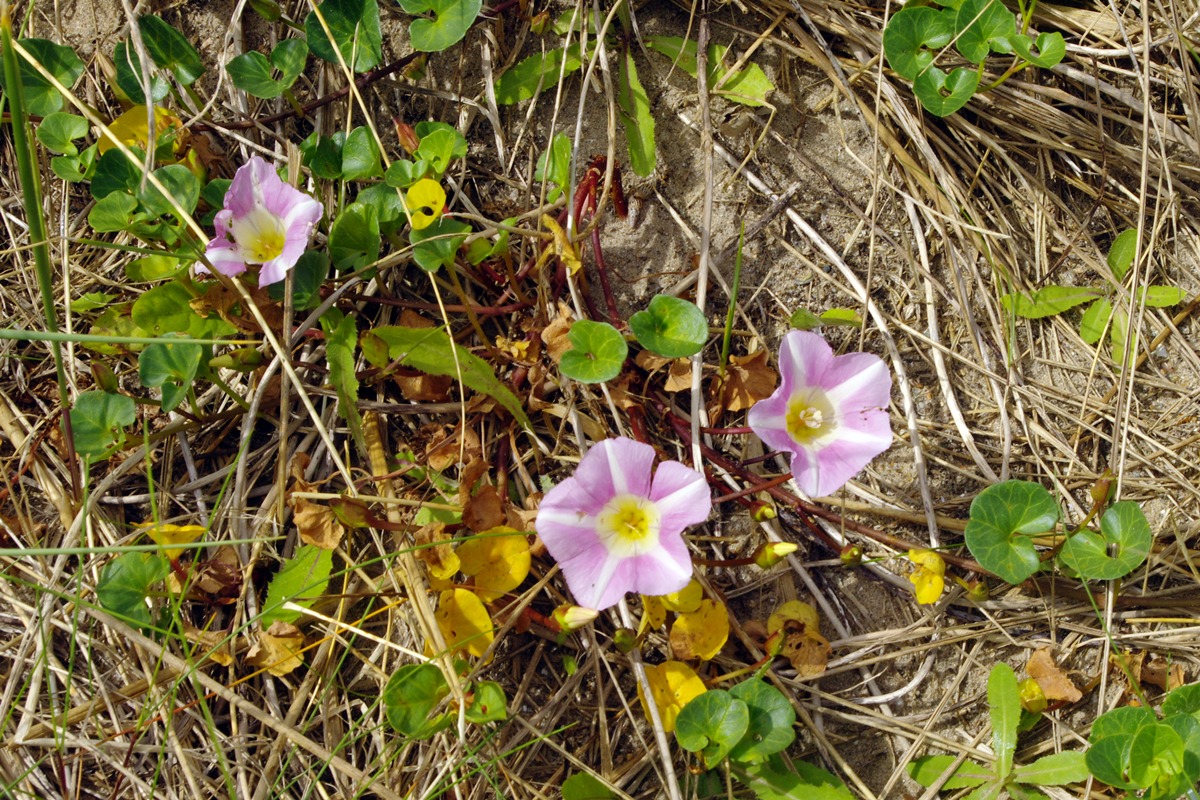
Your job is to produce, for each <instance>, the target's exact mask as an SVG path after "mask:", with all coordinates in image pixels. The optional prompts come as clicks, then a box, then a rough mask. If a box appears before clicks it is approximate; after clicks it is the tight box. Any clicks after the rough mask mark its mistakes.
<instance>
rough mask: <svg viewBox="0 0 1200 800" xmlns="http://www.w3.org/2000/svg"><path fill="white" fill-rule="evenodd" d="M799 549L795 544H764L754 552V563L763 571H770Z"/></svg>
mask: <svg viewBox="0 0 1200 800" xmlns="http://www.w3.org/2000/svg"><path fill="white" fill-rule="evenodd" d="M799 548H800V545H798V544H796V543H795V542H763V543H762V545H761V546H760V547H759V548H758V549H757V550H755V551H754V563H755V564H756V565H757V566H758V567H759V568H761V569H770V568H771V567H773V566H775V565H776V564H778V563H779V562H780V561H782V560H783V559H784V558H785V557H786V556H789V555H791V554H792V553H794V552H796V550H798V549H799Z"/></svg>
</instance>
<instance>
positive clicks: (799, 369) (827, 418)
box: [747, 331, 892, 497]
mask: <svg viewBox="0 0 1200 800" xmlns="http://www.w3.org/2000/svg"><path fill="white" fill-rule="evenodd" d="M779 373H780V375H781V376H782V380H781V382H780V385H779V388H778V389H776V390H775V393H774V394H772V395H771V396H770V397H768V398H767V399H765V400H761V401H759V402H758V403H756V404H755V405H754V407H753V408H751V409H750V412H749V415H748V417H747V422H748V423H749V425H750V428H751V429H752V430H753V431H754V432H755V433H756V434H758V437H759V438H760V439H762V440H763V442H764V443H765V444H766V445H767V446H768V447H771V448H773V449H775V450H784V451H787V452H789V453H791V454H792V475H793V477H794V478H795V480H796V485H797V486H799V487H800V489H801V490H802V491H803V492H805V493H806V494H808V495H810V496H813V497H817V496H820V495H828V494H831V493H833V492H836V491H837V490H838V489H840V488H841V487H842V486H844V485H845V483H846V481H848V480H850V479H851V478H853V477H854V476H855V475H857V474H858V473H859V472H861V471H862V469H863V467H865V466H866V465H867V464H868V463H869V462H870V461H871V459H872V458H874V457H875V456H877V455H879V454H880V453H882V452H883V451H884V450H887V449H888V447H889V446H890V445H891V443H892V429H891V425H890V423H889V422H888V412H887V404H888V395H889V394H890V393H891V390H892V376H891V375H890V374H889V373H888V369H887V366H886V365H885V364H884V363H883V361H881V360H880V359H879V358H878V357H877V356H874V355H871V354H870V353H847V354H846V355H841V356H835V355H834V354H833V350H832V348H830V346H829V344H828V343H826V341H825V340H824V339H823V338H821V337H820V336H819V335H817V334H815V333H809V332H808V331H792V332H791V333H789V334H788V335H787V336H785V337H784V339H783V344H782V346H781V347H780V350H779Z"/></svg>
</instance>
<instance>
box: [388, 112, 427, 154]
mask: <svg viewBox="0 0 1200 800" xmlns="http://www.w3.org/2000/svg"><path fill="white" fill-rule="evenodd" d="M394 122H395V123H396V135H397V136H398V137H400V146H401V147H403V148H404V150H405V152H407V153H408V154H409V155H410V156H411V155H415V154H416V152H417V148H418V147H420V146H421V139H420V137H418V136H417V132H416V131H415V130H413V127H412V125H409V124H408V123H407V122H401V121H400V120H399V119H396V120H394Z"/></svg>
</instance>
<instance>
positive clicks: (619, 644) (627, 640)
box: [613, 628, 638, 654]
mask: <svg viewBox="0 0 1200 800" xmlns="http://www.w3.org/2000/svg"><path fill="white" fill-rule="evenodd" d="M613 645H615V646H616V648H617V652H618V653H625V654H628V653H632V652H633V649H634V648H635V647H637V645H638V640H637V634H636V633H634V632H633V631H631V630H630V629H629V628H617V629H616V631H614V632H613Z"/></svg>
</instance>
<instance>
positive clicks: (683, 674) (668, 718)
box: [638, 661, 708, 733]
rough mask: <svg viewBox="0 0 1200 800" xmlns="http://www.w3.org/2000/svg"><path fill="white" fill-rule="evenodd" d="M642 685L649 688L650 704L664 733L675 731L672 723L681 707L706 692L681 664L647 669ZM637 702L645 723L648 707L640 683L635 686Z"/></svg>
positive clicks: (699, 682) (648, 716)
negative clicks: (639, 702) (660, 720)
mask: <svg viewBox="0 0 1200 800" xmlns="http://www.w3.org/2000/svg"><path fill="white" fill-rule="evenodd" d="M646 682H647V683H648V684H650V694H651V695H652V696H653V697H654V704H655V705H656V706H658V715H659V717H660V718H661V719H662V724H663V729H664V730H665V731H666V732H667V733H671V732H672V731H674V730H675V719H676V717H678V716H679V712H680V711H682V710H683V707H684V706H686V705H687V704H688V703H690V702H691V701H692V700H694V699H695V698H697V697H699V696H700V695H702V694H704V693H705V692H706V691H708V689H707V687H705V685H704V681H702V680H700V676H699V675H697V674H696V673H695V672H693V671H692V668H691V667H689V666H688V665H687V664H684V663H683V662H682V661H666V662H664V663H662V664H657V665H653V666H651V665H647V666H646ZM638 699H639V700H641V701H642V711H643V712H645V714H646V719H650V707H649V706H648V705H647V703H646V696H645V693H644V692H643V691H642V684H641V683H639V684H638Z"/></svg>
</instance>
